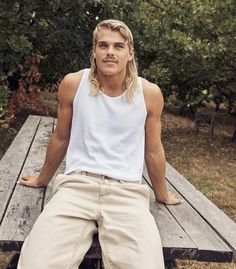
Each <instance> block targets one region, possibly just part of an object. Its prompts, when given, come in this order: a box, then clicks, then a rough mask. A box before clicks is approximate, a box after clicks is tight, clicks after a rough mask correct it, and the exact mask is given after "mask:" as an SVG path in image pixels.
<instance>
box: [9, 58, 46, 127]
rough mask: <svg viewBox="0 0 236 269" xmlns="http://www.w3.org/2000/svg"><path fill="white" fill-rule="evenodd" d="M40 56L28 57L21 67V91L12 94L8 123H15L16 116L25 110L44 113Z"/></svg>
mask: <svg viewBox="0 0 236 269" xmlns="http://www.w3.org/2000/svg"><path fill="white" fill-rule="evenodd" d="M39 63H40V55H38V54H34V55H32V56H31V57H28V58H27V59H26V61H25V63H24V65H23V66H22V67H21V70H20V73H21V78H20V79H19V89H18V90H17V91H14V92H12V93H11V96H10V99H9V104H8V111H7V113H6V119H7V122H14V120H15V117H16V114H17V113H19V112H20V111H22V110H23V109H28V110H30V111H34V112H40V113H41V112H42V111H43V109H44V108H43V105H42V103H41V100H40V87H39V85H38V82H39V79H40V76H41V74H40V73H39Z"/></svg>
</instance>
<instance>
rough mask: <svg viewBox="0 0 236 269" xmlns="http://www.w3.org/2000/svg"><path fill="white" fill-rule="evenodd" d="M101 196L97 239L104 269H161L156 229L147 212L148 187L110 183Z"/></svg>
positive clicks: (161, 262)
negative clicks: (101, 204) (101, 205)
mask: <svg viewBox="0 0 236 269" xmlns="http://www.w3.org/2000/svg"><path fill="white" fill-rule="evenodd" d="M107 193H108V194H107V195H106V196H104V197H103V207H102V212H101V215H102V217H101V219H100V220H99V228H98V229H99V240H100V244H101V247H102V254H103V262H104V266H105V268H106V269H127V268H129V269H144V268H148V269H164V259H163V252H162V245H161V241H160V236H159V232H158V229H157V226H156V223H155V220H154V218H153V216H152V215H151V213H150V211H149V201H148V196H149V189H148V187H147V186H145V185H139V184H134V183H123V184H122V183H113V182H112V183H111V184H110V185H109V187H108V191H107Z"/></svg>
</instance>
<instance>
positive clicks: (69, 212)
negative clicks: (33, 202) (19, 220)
mask: <svg viewBox="0 0 236 269" xmlns="http://www.w3.org/2000/svg"><path fill="white" fill-rule="evenodd" d="M57 185H60V186H59V187H57V191H56V193H55V194H54V196H53V197H52V199H51V200H50V201H49V203H48V204H47V205H46V206H45V208H44V210H43V212H42V213H41V215H40V216H39V218H38V219H37V221H36V222H35V225H34V227H33V229H32V231H31V232H30V234H29V236H28V237H27V239H26V240H25V242H24V244H23V247H22V250H21V255H20V259H19V263H18V267H17V268H18V269H78V265H79V264H80V263H81V262H82V260H83V257H84V255H85V254H86V252H87V250H88V249H89V247H90V245H91V244H92V241H93V235H94V233H95V232H96V231H97V227H96V223H95V221H94V220H93V218H94V215H95V214H96V212H95V210H94V208H93V201H92V198H90V197H89V196H92V197H93V196H94V194H93V189H94V188H93V185H92V184H85V183H84V182H81V180H80V178H79V177H78V178H76V177H75V178H73V177H72V176H61V178H60V179H59V181H58V182H57ZM89 199H90V200H91V203H88V202H87V200H89Z"/></svg>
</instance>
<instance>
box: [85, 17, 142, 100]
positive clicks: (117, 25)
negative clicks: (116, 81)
mask: <svg viewBox="0 0 236 269" xmlns="http://www.w3.org/2000/svg"><path fill="white" fill-rule="evenodd" d="M101 28H108V29H110V30H111V31H117V32H119V33H120V34H121V35H122V36H123V37H124V39H125V41H127V42H128V46H129V48H130V49H133V48H134V41H133V35H132V33H131V31H130V29H129V28H128V26H127V25H126V24H124V23H123V22H122V21H118V20H104V21H101V22H99V23H98V24H97V26H96V28H95V30H94V32H93V48H95V46H96V45H97V41H98V32H99V31H100V29H101ZM90 61H91V70H90V75H89V80H90V82H91V84H92V89H91V95H92V96H97V95H99V94H100V93H101V92H100V88H101V85H100V82H99V81H98V76H97V65H96V59H95V58H94V54H93V50H92V52H91V57H90ZM137 77H138V71H137V66H136V62H135V59H134V57H132V59H131V60H130V61H128V63H127V66H126V77H125V81H124V96H125V99H126V101H127V102H129V103H131V102H132V100H133V96H134V93H135V90H136V89H137V88H138V86H140V85H138V80H137Z"/></svg>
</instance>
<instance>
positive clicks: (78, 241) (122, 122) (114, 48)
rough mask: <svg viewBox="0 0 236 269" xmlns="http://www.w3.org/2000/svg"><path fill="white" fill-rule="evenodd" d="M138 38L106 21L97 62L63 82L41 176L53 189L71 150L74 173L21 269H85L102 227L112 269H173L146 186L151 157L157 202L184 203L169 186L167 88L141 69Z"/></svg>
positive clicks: (62, 179) (38, 181)
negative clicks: (164, 137)
mask: <svg viewBox="0 0 236 269" xmlns="http://www.w3.org/2000/svg"><path fill="white" fill-rule="evenodd" d="M133 47H134V45H133V37H132V33H131V32H130V30H129V28H128V27H127V26H126V25H125V24H124V23H123V22H120V21H116V20H106V21H102V22H100V23H99V24H98V25H97V27H96V29H95V30H94V34H93V51H92V55H91V63H92V64H91V69H85V70H82V71H79V72H77V73H73V74H68V75H67V76H66V77H65V78H64V79H63V81H62V82H61V84H60V87H59V93H58V99H59V107H58V120H57V126H56V129H55V131H54V133H53V135H52V138H51V140H50V142H49V145H48V149H47V154H46V159H45V162H44V165H43V167H42V170H41V172H40V175H39V176H25V177H23V178H22V179H21V181H20V182H19V183H20V184H22V185H25V186H29V187H42V186H47V184H48V183H49V181H50V180H51V178H52V176H53V175H54V173H55V171H56V169H57V168H58V166H59V164H60V163H61V161H62V160H63V158H64V157H65V154H66V170H65V174H61V175H59V176H58V177H57V178H56V182H55V184H54V187H53V192H54V195H53V197H52V199H51V200H50V202H49V203H48V204H47V205H46V207H45V209H44V210H43V212H42V213H41V215H40V216H39V218H38V220H37V221H36V223H35V225H34V227H33V229H32V231H31V233H30V235H29V236H28V238H27V239H26V240H25V243H24V245H23V247H22V251H21V257H20V260H19V264H18V269H32V268H33V269H65V268H70V269H77V268H78V266H79V264H80V263H81V261H82V260H83V257H84V255H85V253H86V252H87V250H88V248H89V247H90V245H91V243H92V240H93V235H94V234H95V233H96V232H98V235H99V241H100V244H101V247H102V256H103V263H104V266H105V268H106V269H113V268H114V269H115V268H116V269H128V268H129V269H144V268H148V269H164V262H163V254H162V246H161V242H160V237H159V233H158V230H157V227H156V224H155V221H154V219H153V217H152V215H151V214H150V211H149V208H148V206H149V202H148V192H149V190H148V187H147V186H146V185H145V184H141V180H142V170H143V163H144V157H145V160H146V164H147V169H148V172H149V176H150V178H151V181H152V184H153V188H154V193H155V196H156V200H157V201H158V202H161V203H166V204H178V203H180V200H179V199H177V198H175V197H174V196H173V195H172V194H171V193H170V192H168V190H167V187H166V183H165V154H164V149H163V146H162V143H161V120H160V117H161V113H162V109H163V98H162V94H161V91H160V89H159V88H158V87H157V86H156V85H154V84H152V83H150V82H148V81H147V80H145V79H142V78H139V77H138V76H137V69H136V64H135V60H134V49H133Z"/></svg>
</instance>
